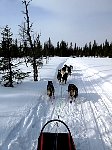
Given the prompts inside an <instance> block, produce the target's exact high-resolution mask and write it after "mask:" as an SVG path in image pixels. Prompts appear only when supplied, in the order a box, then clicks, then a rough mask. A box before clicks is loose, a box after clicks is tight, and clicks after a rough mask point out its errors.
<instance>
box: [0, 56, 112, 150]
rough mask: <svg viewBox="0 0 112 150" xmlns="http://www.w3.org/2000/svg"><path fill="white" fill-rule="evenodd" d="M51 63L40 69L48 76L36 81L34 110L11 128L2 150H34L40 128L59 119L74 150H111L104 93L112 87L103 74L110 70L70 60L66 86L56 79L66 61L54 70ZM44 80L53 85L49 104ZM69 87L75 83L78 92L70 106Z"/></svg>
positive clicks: (111, 105)
mask: <svg viewBox="0 0 112 150" xmlns="http://www.w3.org/2000/svg"><path fill="white" fill-rule="evenodd" d="M50 61H52V60H50ZM50 61H49V64H47V65H45V66H44V67H43V68H42V69H43V70H45V69H46V70H47V71H48V73H47V74H48V76H46V74H45V73H44V72H41V76H40V79H41V80H40V81H38V86H39V85H41V86H40V87H41V88H39V91H38V97H37V101H36V103H35V105H34V107H31V108H30V109H29V111H28V112H27V114H26V115H25V116H24V117H22V118H21V120H20V121H19V122H18V123H17V124H16V125H15V127H14V128H12V130H11V132H10V133H9V134H8V136H7V138H6V140H5V141H4V143H3V144H2V146H1V147H0V148H1V150H7V149H8V150H26V149H27V150H36V148H37V143H38V136H39V133H40V130H41V128H42V126H43V125H44V124H45V123H46V122H47V121H49V120H51V119H58V117H59V119H60V120H63V121H64V122H65V123H66V124H67V125H68V127H69V128H70V131H71V133H72V137H73V139H74V143H75V144H76V148H77V150H94V149H95V150H112V96H111V90H107V89H108V87H111V86H112V83H111V82H110V80H108V78H106V75H105V74H104V73H106V70H109V69H110V68H109V69H108V68H107V66H106V69H105V70H103V73H102V70H101V71H99V70H97V68H98V65H96V64H94V62H93V65H94V66H95V65H96V67H95V70H94V69H93V68H91V67H90V66H87V65H86V60H83V59H79V58H69V59H67V60H66V62H65V63H66V64H67V65H73V70H72V75H71V76H69V77H68V81H67V84H66V85H65V84H59V83H58V81H57V79H56V73H57V69H58V68H59V67H61V66H62V64H63V63H64V61H65V59H63V61H62V62H60V65H58V62H57V67H56V65H54V66H53V64H52V62H51V64H52V65H51V64H50ZM84 61H85V63H84ZM55 67H56V68H55ZM51 72H52V74H51ZM109 78H110V76H109ZM47 80H53V82H54V87H55V99H52V101H51V100H50V99H49V98H48V97H47V95H46V89H45V87H46V84H47ZM69 83H74V84H75V85H76V86H77V87H78V90H79V96H78V98H77V99H76V101H75V102H72V103H70V102H69V98H68V93H67V87H68V84H69ZM103 85H104V86H103ZM106 85H107V86H106ZM105 87H106V88H105ZM43 88H44V90H43ZM39 94H40V95H39ZM49 130H50V127H49Z"/></svg>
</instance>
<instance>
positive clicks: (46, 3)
mask: <svg viewBox="0 0 112 150" xmlns="http://www.w3.org/2000/svg"><path fill="white" fill-rule="evenodd" d="M24 9H25V8H24V5H23V4H22V0H0V27H4V26H5V25H6V24H8V25H9V27H10V28H11V31H12V32H13V34H14V36H15V37H16V36H18V33H19V26H18V25H21V24H22V22H23V21H24V15H23V13H22V11H24ZM29 16H30V21H31V22H32V23H33V31H34V33H41V37H40V40H41V42H42V43H44V42H46V41H48V39H49V37H50V38H51V42H52V43H53V45H54V46H56V44H57V42H58V41H59V42H61V41H62V40H64V41H66V42H68V43H70V42H72V43H73V44H75V43H77V45H78V46H84V45H85V44H86V43H89V42H90V41H91V42H93V41H94V40H96V41H97V43H98V44H101V43H103V42H104V41H105V40H106V39H107V40H108V41H109V42H111V41H112V19H111V18H112V0H32V1H31V3H30V6H29Z"/></svg>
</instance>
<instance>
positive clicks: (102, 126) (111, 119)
mask: <svg viewBox="0 0 112 150" xmlns="http://www.w3.org/2000/svg"><path fill="white" fill-rule="evenodd" d="M89 81H90V80H89ZM90 84H91V88H92V89H94V91H96V88H95V86H93V83H92V81H90ZM97 86H98V87H99V88H100V86H99V85H98V84H97ZM101 90H102V88H101ZM91 91H92V90H91ZM96 93H98V92H97V91H96ZM98 94H99V95H100V93H98ZM107 99H108V98H107ZM99 102H100V104H101V105H100V106H102V107H103V109H104V107H105V113H108V114H109V115H108V117H109V119H108V120H110V122H107V121H105V120H104V118H102V117H100V115H101V114H100V112H99V110H100V109H101V108H99V106H97V105H96V104H95V103H94V105H92V104H91V106H92V108H93V110H95V118H98V120H99V121H98V122H100V124H99V126H100V127H101V129H103V128H104V131H102V132H104V133H103V134H102V136H104V140H105V142H106V140H107V139H108V141H109V142H110V146H111V147H112V139H111V138H110V137H112V133H110V131H109V129H108V124H110V128H111V125H112V115H111V113H110V110H109V109H108V106H107V105H106V103H105V101H104V99H103V98H102V97H101V99H100V101H99ZM107 123H108V124H107ZM100 132H101V131H100ZM108 134H109V135H110V136H108ZM108 144H109V143H108Z"/></svg>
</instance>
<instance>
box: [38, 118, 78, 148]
mask: <svg viewBox="0 0 112 150" xmlns="http://www.w3.org/2000/svg"><path fill="white" fill-rule="evenodd" d="M51 122H60V123H62V124H63V125H64V126H65V127H66V128H67V130H68V133H50V132H43V131H44V129H45V127H46V126H47V125H48V124H49V123H51ZM37 150H76V148H75V144H74V142H73V139H72V136H71V132H70V130H69V128H68V126H67V125H66V124H65V123H64V122H63V121H61V120H59V119H54V120H50V121H48V122H47V123H46V124H45V125H44V126H43V127H42V129H41V132H40V136H39V138H38V147H37Z"/></svg>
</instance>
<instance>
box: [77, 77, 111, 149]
mask: <svg viewBox="0 0 112 150" xmlns="http://www.w3.org/2000/svg"><path fill="white" fill-rule="evenodd" d="M81 78H82V79H81ZM80 79H81V80H82V81H83V82H82V84H83V87H84V89H85V91H86V95H87V98H88V100H89V101H88V102H89V106H90V108H91V112H92V114H93V118H94V121H95V124H96V127H97V131H98V133H99V136H100V139H101V143H102V146H103V149H104V150H105V149H106V148H105V143H106V139H108V141H107V143H108V142H109V143H108V144H109V145H110V146H112V142H111V138H110V137H109V136H108V134H109V133H110V131H109V130H108V128H107V127H106V125H105V122H104V120H103V119H102V118H101V117H99V116H100V115H101V114H100V112H99V110H100V109H98V106H96V104H95V102H94V104H93V103H91V101H90V98H91V95H90V93H93V91H95V92H96V93H98V92H97V91H96V88H95V87H94V86H93V84H92V81H91V80H89V77H88V81H89V83H90V86H89V87H90V89H89V90H90V93H88V92H87V89H86V86H85V84H84V81H85V79H84V77H80ZM86 79H87V78H86ZM97 86H98V87H99V85H97ZM100 103H101V104H102V105H103V107H105V109H106V111H107V112H108V114H109V115H111V113H110V110H109V109H108V106H107V105H106V103H105V102H104V100H103V98H101V99H100ZM99 114H100V115H99ZM96 118H97V119H98V120H99V121H97V119H96ZM110 120H112V119H111V117H110ZM98 122H100V124H99V123H98ZM103 128H104V129H105V131H104V132H105V133H103V134H102V131H101V130H100V129H103ZM110 136H111V135H110Z"/></svg>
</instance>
